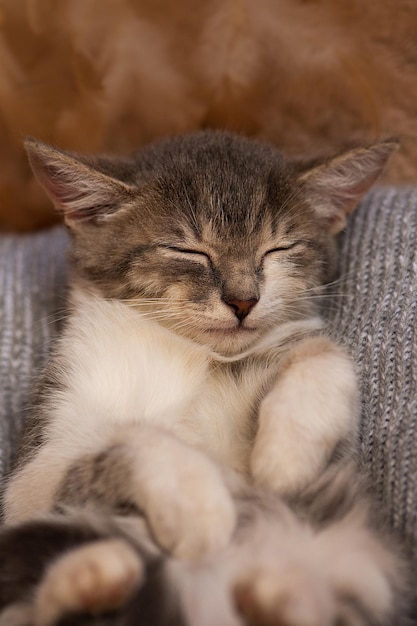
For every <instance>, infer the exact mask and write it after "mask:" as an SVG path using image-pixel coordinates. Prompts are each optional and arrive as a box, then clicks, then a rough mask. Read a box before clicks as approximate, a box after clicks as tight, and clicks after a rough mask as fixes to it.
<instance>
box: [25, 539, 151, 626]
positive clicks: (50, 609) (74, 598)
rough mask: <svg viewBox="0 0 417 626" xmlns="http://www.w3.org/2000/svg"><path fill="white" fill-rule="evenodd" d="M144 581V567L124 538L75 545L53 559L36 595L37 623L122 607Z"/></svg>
mask: <svg viewBox="0 0 417 626" xmlns="http://www.w3.org/2000/svg"><path fill="white" fill-rule="evenodd" d="M142 580H143V566H142V562H141V561H140V558H139V556H138V555H137V554H136V552H135V551H134V550H133V549H132V548H131V547H130V546H129V545H128V544H127V543H126V542H124V541H122V540H119V539H109V540H103V541H96V542H94V543H90V544H88V545H86V546H82V547H80V548H77V549H75V550H73V551H71V552H69V553H68V554H65V555H64V556H62V557H60V558H59V559H58V560H57V561H55V562H54V563H53V564H52V566H51V567H50V568H49V570H48V571H47V573H46V575H45V576H44V578H43V580H42V582H41V584H40V587H39V589H38V591H37V594H36V598H35V615H36V618H35V621H34V624H35V625H36V626H50V625H52V624H54V623H55V622H56V621H57V620H59V619H60V618H61V617H62V616H63V615H65V614H66V613H75V612H86V613H100V612H103V611H109V610H114V609H117V608H119V607H121V606H122V605H123V604H124V603H125V602H126V601H127V600H128V599H129V597H130V596H131V595H132V593H133V592H134V591H135V590H136V589H137V588H138V587H139V585H140V584H141V582H142Z"/></svg>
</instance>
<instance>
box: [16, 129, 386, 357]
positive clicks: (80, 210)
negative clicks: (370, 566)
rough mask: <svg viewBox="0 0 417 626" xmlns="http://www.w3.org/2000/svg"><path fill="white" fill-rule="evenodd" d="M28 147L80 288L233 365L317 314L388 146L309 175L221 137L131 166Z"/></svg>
mask: <svg viewBox="0 0 417 626" xmlns="http://www.w3.org/2000/svg"><path fill="white" fill-rule="evenodd" d="M26 145H27V150H28V154H29V157H30V161H31V164H32V167H33V170H34V172H35V174H36V175H37V177H38V179H39V181H40V182H41V184H42V185H43V186H44V188H45V189H46V191H47V193H48V194H49V196H50V197H51V198H52V200H53V202H54V203H55V205H56V207H57V208H58V209H59V210H60V211H62V213H63V215H64V219H65V221H66V224H67V226H68V227H69V229H70V231H71V233H72V235H73V264H74V268H75V270H76V274H77V276H78V278H79V279H81V280H83V281H87V282H88V283H89V284H91V285H93V286H94V288H95V289H96V290H98V292H99V293H100V294H101V295H102V296H104V297H105V298H113V299H118V300H120V301H124V302H126V304H127V305H129V306H135V307H137V309H138V310H139V311H141V312H142V313H143V314H146V316H148V317H150V318H153V319H155V320H156V321H158V323H160V324H162V325H164V326H166V327H168V328H170V329H171V330H173V331H174V332H177V333H179V334H181V335H184V336H186V337H188V338H191V339H192V340H194V341H197V342H198V343H201V344H204V345H207V346H209V347H210V348H211V349H213V350H215V351H217V352H219V353H222V354H237V353H239V352H241V351H243V350H245V349H246V348H248V347H249V346H251V345H253V344H254V343H255V342H256V341H257V340H258V339H259V338H260V337H262V336H263V335H264V334H265V333H266V332H267V331H268V330H269V329H271V328H273V327H275V326H276V325H279V324H281V323H283V322H286V321H288V320H294V319H300V318H303V317H306V316H309V315H311V314H312V313H313V312H314V311H315V304H314V303H315V302H316V299H315V298H314V296H317V293H318V289H319V288H320V287H321V286H322V285H323V284H325V283H326V282H327V281H329V279H331V277H332V275H333V273H334V270H335V235H336V234H337V233H338V232H339V231H340V230H342V229H343V227H344V225H345V222H346V216H347V214H349V213H350V212H351V211H352V209H353V208H354V207H355V205H356V204H357V203H358V201H359V199H360V198H361V196H362V195H363V194H364V193H365V192H366V191H367V190H368V188H369V187H370V186H371V184H372V183H373V182H374V181H375V179H376V178H377V177H378V175H379V173H380V172H381V170H382V168H383V167H384V165H385V163H386V161H387V159H388V157H389V155H390V153H391V152H392V150H393V149H394V147H395V145H396V144H395V143H394V142H381V143H377V144H375V145H373V146H370V147H365V148H358V149H355V150H351V151H349V152H346V153H344V154H342V155H339V156H337V157H335V158H333V159H330V160H326V161H324V162H321V163H317V162H316V163H314V164H304V165H301V164H300V163H294V162H290V161H288V160H286V159H285V158H284V157H283V155H282V154H280V153H279V152H278V151H277V150H275V149H273V148H272V147H270V146H267V145H264V144H262V143H259V142H256V141H251V140H248V139H244V138H242V137H238V136H235V135H231V134H228V133H221V132H201V133H196V134H191V135H186V136H183V137H177V138H173V139H167V140H164V141H161V142H159V143H156V144H154V145H153V146H150V147H149V148H146V149H144V150H142V151H141V152H139V153H138V154H137V155H136V156H134V157H133V158H132V159H120V158H114V159H111V158H107V157H96V158H94V157H93V158H88V157H81V156H79V155H74V154H68V153H65V152H62V151H60V150H57V149H55V148H52V147H50V146H47V145H45V144H41V143H39V142H37V141H34V140H29V141H28V142H27V144H26Z"/></svg>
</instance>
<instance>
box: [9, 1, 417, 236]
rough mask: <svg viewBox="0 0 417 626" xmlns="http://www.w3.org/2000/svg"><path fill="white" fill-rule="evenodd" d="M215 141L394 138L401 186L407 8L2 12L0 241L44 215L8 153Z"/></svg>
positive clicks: (413, 129) (37, 224)
mask: <svg viewBox="0 0 417 626" xmlns="http://www.w3.org/2000/svg"><path fill="white" fill-rule="evenodd" d="M199 128H226V129H230V130H235V131H238V132H241V133H244V134H247V135H249V136H255V137H259V138H262V139H266V140H268V141H270V142H272V143H273V144H275V145H276V146H277V147H279V148H280V149H282V150H283V151H284V152H285V153H286V154H288V155H297V156H303V155H316V154H319V153H320V154H323V153H324V154H326V153H328V154H330V153H332V152H335V151H338V150H340V149H343V148H345V147H347V146H351V145H353V144H357V143H364V142H365V143H366V142H370V141H373V140H375V139H377V138H380V137H387V136H395V137H397V138H399V139H400V140H401V150H400V151H399V152H398V154H397V155H396V156H395V158H394V159H393V160H392V164H391V166H390V168H389V169H388V171H387V173H386V178H385V180H386V182H390V183H397V184H398V183H399V184H402V183H414V182H416V181H417V2H416V1H415V0H366V1H365V2H364V1H363V0H256V1H254V0H175V1H172V0H2V1H1V2H0V230H3V231H31V230H35V229H39V228H41V227H45V226H47V225H49V224H52V223H54V222H55V221H56V220H57V219H58V216H57V215H56V213H55V212H54V211H53V209H52V206H51V205H50V204H49V202H48V200H47V199H46V197H45V195H44V193H43V192H42V191H41V189H40V187H39V186H38V185H37V183H36V182H35V181H34V179H33V176H32V174H31V172H30V169H29V167H28V163H27V159H26V156H25V153H24V150H23V146H22V139H23V137H24V136H27V135H31V136H35V137H37V138H40V139H42V140H43V141H47V142H50V143H52V144H55V145H57V146H60V147H62V148H65V149H70V150H75V151H80V152H92V153H94V152H108V153H116V154H125V153H129V152H132V151H133V150H135V149H136V148H138V147H140V146H141V145H143V144H145V143H147V142H149V141H151V140H153V139H155V138H157V137H160V136H163V135H167V134H174V133H180V132H184V131H188V130H193V129H199Z"/></svg>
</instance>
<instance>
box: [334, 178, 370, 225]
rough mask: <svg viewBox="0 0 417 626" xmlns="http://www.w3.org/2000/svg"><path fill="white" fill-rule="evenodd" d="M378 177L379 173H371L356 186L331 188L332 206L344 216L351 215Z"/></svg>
mask: <svg viewBox="0 0 417 626" xmlns="http://www.w3.org/2000/svg"><path fill="white" fill-rule="evenodd" d="M378 175H379V172H377V173H375V172H373V173H372V174H369V175H368V176H366V177H365V178H364V179H362V180H360V181H358V182H357V183H356V184H352V185H346V186H340V187H336V188H333V190H332V193H331V198H332V201H333V204H334V206H335V207H337V208H338V209H340V210H342V211H343V212H344V213H346V215H349V214H350V213H352V211H353V209H354V208H355V207H356V205H357V204H358V203H359V202H360V200H361V198H362V197H363V196H364V195H365V194H366V192H367V191H369V189H370V188H371V187H372V185H373V184H374V182H375V181H376V180H377V178H378Z"/></svg>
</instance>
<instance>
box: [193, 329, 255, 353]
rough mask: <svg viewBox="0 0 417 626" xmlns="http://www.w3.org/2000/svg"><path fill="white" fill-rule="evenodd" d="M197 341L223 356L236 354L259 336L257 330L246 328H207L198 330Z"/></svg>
mask: <svg viewBox="0 0 417 626" xmlns="http://www.w3.org/2000/svg"><path fill="white" fill-rule="evenodd" d="M199 335H200V337H199V338H198V342H199V343H201V344H204V345H205V346H207V347H209V348H210V349H211V350H213V351H214V352H217V353H218V354H220V355H223V356H231V355H238V354H239V353H240V352H244V351H245V350H247V349H248V348H250V347H251V346H252V345H253V344H254V343H255V342H256V340H257V339H258V338H259V331H256V330H252V329H247V328H242V327H239V328H232V329H207V330H204V331H202V332H201V331H200V333H199Z"/></svg>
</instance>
